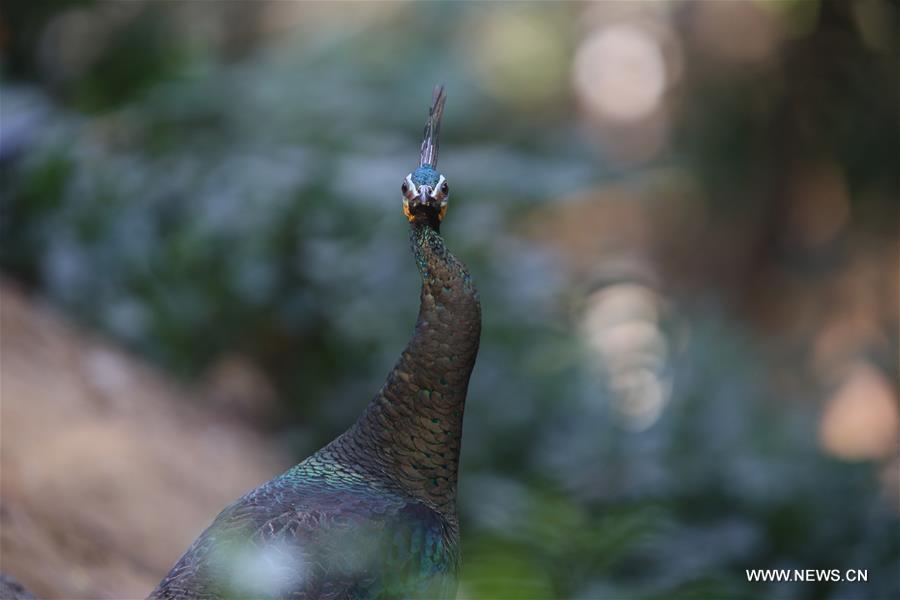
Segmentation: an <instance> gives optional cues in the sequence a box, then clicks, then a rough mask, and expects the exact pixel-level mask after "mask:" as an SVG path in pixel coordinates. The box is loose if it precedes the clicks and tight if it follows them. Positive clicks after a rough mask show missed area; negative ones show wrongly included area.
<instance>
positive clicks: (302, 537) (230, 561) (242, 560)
mask: <svg viewBox="0 0 900 600" xmlns="http://www.w3.org/2000/svg"><path fill="white" fill-rule="evenodd" d="M323 454H324V456H323ZM457 540H458V528H457V525H456V522H455V517H454V516H451V518H447V516H445V515H441V514H440V513H439V512H437V511H436V510H434V509H433V508H431V507H428V506H426V505H425V504H423V503H422V502H421V501H420V500H417V499H415V498H412V497H410V496H408V495H406V494H404V493H403V492H402V490H399V489H396V488H394V487H393V486H391V484H390V483H389V482H387V481H378V480H377V479H375V478H373V477H371V475H369V474H361V473H359V472H356V471H354V470H353V469H352V468H349V467H346V466H343V465H341V464H340V463H337V462H335V461H333V460H331V459H330V458H329V457H328V456H327V449H326V451H325V452H320V453H317V454H315V455H313V456H311V457H310V458H309V459H307V460H305V461H304V462H302V463H300V464H299V465H297V466H296V467H294V468H292V469H290V470H289V471H287V472H285V473H284V474H282V475H281V476H279V477H277V478H275V479H273V480H271V481H269V482H267V483H265V484H263V485H262V486H260V487H258V488H256V489H254V490H253V491H251V492H249V493H248V494H246V495H245V496H243V497H242V498H240V499H239V500H237V501H236V502H234V503H233V504H231V505H230V506H228V507H227V508H225V510H223V511H222V512H221V513H220V514H219V516H218V517H217V518H216V519H215V521H214V522H213V523H212V525H210V526H209V528H207V530H206V531H204V532H203V534H202V535H201V536H200V537H199V538H198V539H197V540H196V541H195V542H194V544H193V545H192V546H191V547H190V548H188V550H187V552H185V554H184V556H182V557H181V559H180V560H179V561H178V563H176V565H175V566H174V567H173V568H172V570H171V571H170V572H169V574H168V575H167V576H166V578H165V579H163V581H162V582H161V583H160V584H159V586H158V587H157V588H156V590H154V592H153V593H152V594H151V596H150V598H153V599H163V598H165V599H186V598H196V599H203V598H229V597H247V596H252V597H257V598H292V599H298V600H300V599H306V598H322V599H327V598H407V597H420V598H426V597H427V598H447V597H453V596H454V595H455V591H456V584H455V575H456V568H457V564H458V560H459V559H458V547H457Z"/></svg>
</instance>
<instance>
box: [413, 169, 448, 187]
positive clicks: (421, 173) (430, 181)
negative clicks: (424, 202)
mask: <svg viewBox="0 0 900 600" xmlns="http://www.w3.org/2000/svg"><path fill="white" fill-rule="evenodd" d="M440 178H441V174H440V173H438V172H437V171H436V170H435V169H434V167H432V166H431V165H422V166H421V167H419V168H418V169H416V170H415V171H413V173H412V180H413V183H414V184H416V187H421V186H423V185H427V186H428V187H430V188H431V189H434V188H435V186H436V185H437V182H438V180H439V179H440Z"/></svg>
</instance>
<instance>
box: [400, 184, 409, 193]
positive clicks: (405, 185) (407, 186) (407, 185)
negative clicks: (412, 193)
mask: <svg viewBox="0 0 900 600" xmlns="http://www.w3.org/2000/svg"><path fill="white" fill-rule="evenodd" d="M400 191H401V192H403V195H404V196H405V195H406V192H408V191H409V184H407V183H406V182H405V181H404V182H403V185H401V186H400Z"/></svg>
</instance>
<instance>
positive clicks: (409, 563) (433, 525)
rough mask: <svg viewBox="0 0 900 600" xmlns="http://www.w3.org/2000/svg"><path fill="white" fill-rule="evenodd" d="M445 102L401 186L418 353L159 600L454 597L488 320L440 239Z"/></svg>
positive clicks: (234, 518) (269, 487) (201, 553)
mask: <svg viewBox="0 0 900 600" xmlns="http://www.w3.org/2000/svg"><path fill="white" fill-rule="evenodd" d="M443 98H444V96H443V91H442V90H441V91H440V93H437V94H436V95H435V102H434V104H433V105H432V110H431V113H430V116H429V122H428V125H426V136H425V137H426V143H423V150H422V157H423V158H422V161H423V163H424V161H425V160H426V158H427V160H429V161H430V162H428V163H424V164H422V165H420V168H419V169H417V170H416V171H415V174H416V176H415V179H412V177H413V174H410V177H408V178H407V182H408V183H409V184H412V190H409V187H408V184H407V183H404V186H403V189H404V195H405V196H406V199H405V201H404V212H405V213H406V214H407V216H408V218H409V220H410V227H411V235H410V240H411V245H412V250H413V254H414V256H415V259H416V264H417V266H418V269H419V273H420V275H421V277H422V292H421V301H420V308H419V316H418V319H417V322H416V327H415V331H414V333H413V336H412V338H411V339H410V341H409V344H408V345H407V347H406V349H405V350H404V351H403V353H402V354H401V356H400V358H399V360H398V361H397V364H396V365H395V366H394V368H393V370H392V371H391V373H390V374H389V375H388V377H387V380H386V381H385V383H384V385H383V386H382V388H381V390H380V391H379V392H378V394H376V396H375V398H374V399H372V401H371V402H370V403H369V405H368V406H367V408H366V410H365V411H364V413H363V414H362V415H361V416H360V418H359V419H358V420H357V422H356V423H355V424H354V425H353V426H352V427H351V428H350V429H348V430H347V431H346V432H345V433H343V434H342V435H340V436H339V437H338V438H337V439H335V440H334V441H332V442H331V443H330V444H328V445H327V446H325V447H324V448H322V449H321V450H319V451H318V452H316V453H315V454H313V455H312V456H310V457H309V458H307V459H306V460H304V461H303V462H301V463H300V464H298V465H296V466H295V467H293V468H291V469H289V470H288V471H287V472H285V473H283V474H282V475H280V476H279V477H276V478H275V479H273V480H271V481H269V482H267V483H265V484H263V485H262V486H260V487H258V488H256V489H254V490H252V491H251V492H249V493H248V494H246V495H245V496H243V497H242V498H240V499H239V500H237V501H236V502H234V503H233V504H232V505H230V506H228V507H227V508H225V510H223V511H222V513H221V514H219V516H218V517H217V518H216V519H215V521H214V522H213V523H212V524H211V525H210V526H209V528H207V530H206V531H204V532H203V534H201V536H200V537H199V538H198V539H197V541H195V542H194V544H193V545H192V546H191V547H190V548H189V549H188V550H187V552H186V553H185V554H184V556H182V558H181V559H180V560H179V561H178V563H177V564H176V565H175V566H174V567H173V568H172V570H171V571H170V573H169V574H168V575H167V576H166V578H165V579H163V581H162V582H161V583H160V584H159V586H158V587H157V588H156V590H154V591H153V593H152V594H151V598H153V599H163V598H166V599H187V598H229V597H242V596H247V595H252V596H255V597H273V598H295V599H307V598H323V599H324V598H409V597H413V598H415V597H419V598H449V597H453V596H454V595H455V590H456V579H455V575H456V571H457V567H458V564H459V525H458V520H457V516H456V479H457V467H458V461H459V449H460V438H461V434H462V418H463V407H464V404H465V397H466V391H467V388H468V382H469V376H470V374H471V371H472V368H473V366H474V363H475V357H476V354H477V352H478V340H479V335H480V327H481V309H480V306H479V303H478V296H477V292H476V290H475V287H474V285H473V284H472V281H471V279H470V278H469V275H468V273H467V271H466V269H465V267H464V266H463V265H462V263H460V262H459V261H458V260H457V259H456V258H454V257H453V255H452V254H451V253H450V252H449V251H448V250H447V248H446V246H445V245H444V241H443V239H442V238H441V236H440V233H439V227H440V220H441V218H442V217H443V214H444V210H445V209H446V198H447V195H448V193H449V192H448V189H447V186H446V185H445V184H443V181H444V180H443V177H442V176H440V180H439V179H438V178H437V177H436V174H437V172H436V171H435V170H434V167H435V163H436V159H437V139H436V135H437V129H438V124H439V118H440V113H441V110H442V108H443ZM426 146H427V150H428V153H427V155H426ZM423 166H427V167H428V168H429V169H430V171H428V170H427V169H426V171H428V172H424V173H420V171H422V170H423V169H422V167H423ZM439 183H440V184H442V185H438V184H439ZM441 187H443V190H444V191H443V193H441V192H440V191H439V188H441ZM432 190H433V191H432ZM413 191H414V192H415V194H412V193H408V192H413ZM407 199H408V200H409V201H407Z"/></svg>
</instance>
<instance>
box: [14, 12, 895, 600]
mask: <svg viewBox="0 0 900 600" xmlns="http://www.w3.org/2000/svg"><path fill="white" fill-rule="evenodd" d="M897 18H898V9H897V6H896V5H895V4H893V3H889V2H886V1H884V0H848V1H846V2H826V1H820V0H796V1H792V0H784V1H780V2H773V1H763V0H756V1H750V0H748V1H743V2H676V1H672V2H666V3H662V2H660V3H607V2H601V3H587V2H583V3H559V4H556V3H554V4H549V3H548V4H513V3H477V2H469V3H465V4H462V5H459V4H455V5H450V4H445V3H417V4H412V3H405V2H401V3H389V2H366V3H360V4H350V3H331V4H325V3H314V2H229V3H206V2H185V3H142V2H92V1H83V0H79V1H77V2H75V1H68V2H67V1H60V2H55V3H26V2H12V3H5V5H4V7H3V9H2V20H0V47H2V57H3V58H2V98H0V133H2V135H0V170H2V177H3V186H2V213H0V235H2V254H0V267H2V486H3V487H2V509H0V517H2V521H0V523H2V526H3V527H2V537H0V539H2V556H0V559H2V565H0V568H2V569H3V570H4V571H6V572H9V573H10V574H12V575H13V576H16V577H18V578H19V579H21V580H22V581H23V582H24V583H25V584H27V585H28V586H29V587H31V588H32V589H33V590H34V591H36V592H38V593H39V594H41V595H43V596H46V597H67V598H123V597H143V595H145V594H146V593H148V592H149V590H150V589H151V588H152V586H153V585H155V583H156V582H157V581H158V579H159V578H160V577H161V576H162V575H163V574H164V573H165V572H166V571H167V570H168V568H169V567H170V566H171V564H172V563H173V562H174V561H175V560H176V559H177V557H178V556H179V555H180V554H181V552H182V551H183V550H184V549H185V548H186V546H187V545H188V544H189V543H190V541H191V540H192V539H193V538H194V537H195V536H196V535H197V534H198V533H199V532H200V531H201V530H202V528H203V527H204V526H205V525H206V524H207V523H208V522H209V521H210V520H211V518H212V517H213V516H214V515H215V514H216V513H217V512H218V511H219V510H220V509H221V508H222V507H223V506H224V505H225V504H226V503H227V502H229V501H230V500H232V499H233V498H235V497H237V496H238V495H240V494H241V493H243V492H244V491H245V490H247V489H248V488H251V487H253V486H255V485H257V484H258V483H260V482H262V481H265V480H266V479H268V478H270V477H272V476H273V475H275V474H276V473H278V472H279V471H280V470H281V469H283V468H285V467H287V466H288V465H290V464H293V463H294V462H296V461H297V460H299V459H301V458H303V457H305V456H306V455H308V454H309V453H311V452H313V451H314V450H316V449H317V448H318V447H320V446H321V445H322V444H324V443H326V442H328V441H329V440H330V439H331V438H333V437H334V436H335V435H337V434H338V433H340V432H341V431H343V429H344V428H346V427H347V426H348V425H349V424H350V423H351V422H352V421H353V420H354V419H355V417H356V416H357V415H358V414H359V413H360V411H361V410H362V408H363V406H364V405H365V403H366V402H367V401H368V400H369V398H370V397H371V396H372V395H373V394H374V392H375V391H376V390H377V388H378V386H379V385H380V384H381V382H382V380H383V377H384V375H385V374H386V373H387V371H388V370H389V369H390V367H391V366H392V364H393V362H394V360H395V358H396V356H397V355H398V354H399V352H400V350H401V349H402V347H403V346H404V344H405V341H406V340H407V338H408V336H409V334H410V333H411V330H412V325H413V322H414V319H415V313H416V308H417V305H418V285H419V282H418V277H417V273H416V270H415V268H414V264H413V261H412V259H411V257H410V255H409V250H408V242H407V233H406V230H407V224H406V221H405V219H404V218H403V216H402V213H401V210H400V193H399V188H400V183H401V180H402V178H403V177H404V176H405V175H406V174H407V173H408V172H409V171H410V170H411V169H412V168H413V167H414V166H416V160H417V156H418V155H417V152H418V144H419V141H420V135H421V129H422V125H423V123H424V118H425V113H426V109H427V106H428V102H429V100H430V97H431V89H432V86H433V85H434V84H435V83H439V82H443V83H444V84H446V86H447V89H448V95H449V101H448V104H447V110H446V113H445V122H444V127H443V134H444V135H443V144H442V153H441V170H442V171H443V172H444V173H445V174H446V175H447V177H448V179H449V180H450V181H451V182H452V187H453V198H452V201H451V206H450V211H449V213H448V218H447V220H446V223H445V227H444V234H445V238H446V239H447V241H448V244H449V245H450V247H451V248H453V249H454V252H455V253H456V255H457V256H458V257H460V258H461V259H462V260H464V261H465V262H466V263H467V264H468V265H469V268H470V270H471V272H472V273H473V275H474V277H475V280H476V281H477V283H478V286H479V289H480V292H481V298H482V304H483V310H484V331H483V339H482V346H481V352H480V356H479V360H478V363H477V365H476V368H475V372H474V375H473V378H472V382H471V387H470V392H469V401H468V406H467V414H466V428H465V435H464V443H463V464H462V468H461V479H460V490H459V491H460V497H459V505H460V514H461V521H462V528H463V570H462V574H461V584H460V591H459V596H460V598H472V599H493V598H622V597H631V598H664V597H665V598H669V597H680V598H722V597H748V598H751V597H753V598H755V597H760V595H763V594H764V595H766V596H777V597H781V598H889V597H898V594H900V540H898V536H900V521H898V512H900V452H898V444H900V439H898V429H900V411H898V358H897V357H898V294H897V291H898V264H897V259H898V245H897V241H898V240H897V233H898V230H897V225H898V220H897V217H898V214H897V209H898V191H900V185H898V183H900V182H898V169H897V156H898V126H900V123H898V106H900V104H898V102H900V97H898V80H897V74H898V70H897V68H898V64H897V60H896V57H897V56H898V48H897V35H896V24H897ZM756 568H791V569H793V568H799V569H807V568H814V569H832V568H836V569H841V570H844V569H850V568H852V569H868V573H869V581H868V583H865V584H859V583H787V584H759V583H748V582H747V579H746V576H745V569H756Z"/></svg>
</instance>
